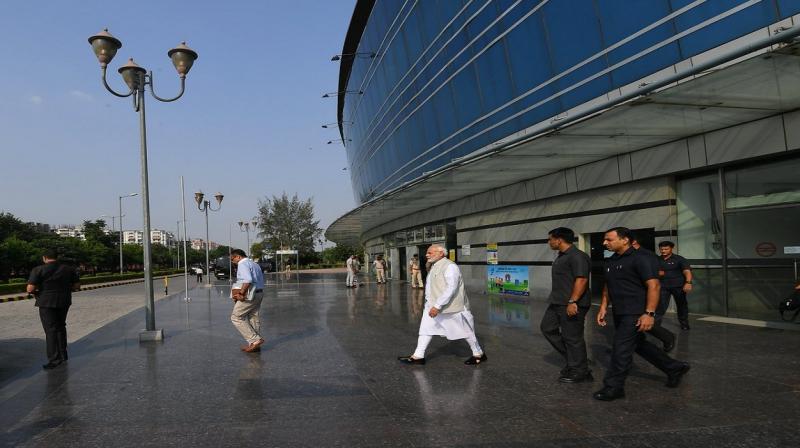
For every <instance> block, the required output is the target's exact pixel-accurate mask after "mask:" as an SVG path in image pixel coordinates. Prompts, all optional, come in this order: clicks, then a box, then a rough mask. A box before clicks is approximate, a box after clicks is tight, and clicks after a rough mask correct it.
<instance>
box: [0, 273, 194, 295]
mask: <svg viewBox="0 0 800 448" xmlns="http://www.w3.org/2000/svg"><path fill="white" fill-rule="evenodd" d="M182 273H183V269H167V270H163V271H154V272H153V278H154V279H155V278H157V277H163V276H164V275H173V274H182ZM139 278H144V273H142V272H129V273H125V274H100V275H94V276H86V277H81V285H93V284H96V283H108V282H117V281H121V280H133V279H139ZM26 286H27V284H26V283H25V281H24V280H23V282H22V283H9V284H5V285H4V284H0V295H4V294H14V293H24V292H25V288H26Z"/></svg>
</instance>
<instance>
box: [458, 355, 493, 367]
mask: <svg viewBox="0 0 800 448" xmlns="http://www.w3.org/2000/svg"><path fill="white" fill-rule="evenodd" d="M488 359H489V358H487V357H486V353H484V354H482V355H481V356H470V357H469V358H467V360H466V361H464V364H466V365H468V366H477V365H478V364H480V363H482V362H486V361H487V360H488Z"/></svg>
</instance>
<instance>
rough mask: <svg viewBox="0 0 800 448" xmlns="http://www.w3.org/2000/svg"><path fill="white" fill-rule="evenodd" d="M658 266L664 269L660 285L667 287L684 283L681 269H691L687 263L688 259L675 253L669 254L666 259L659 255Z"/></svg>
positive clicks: (684, 279) (675, 286)
mask: <svg viewBox="0 0 800 448" xmlns="http://www.w3.org/2000/svg"><path fill="white" fill-rule="evenodd" d="M659 268H660V269H661V270H662V271H664V276H663V277H661V286H664V287H667V288H679V287H681V286H683V284H684V283H686V277H684V275H683V271H685V270H688V269H692V267H691V266H690V265H689V260H687V259H685V258H683V257H681V256H680V255H676V254H672V255H670V256H669V258H667V259H666V260H665V259H664V258H661V257H659Z"/></svg>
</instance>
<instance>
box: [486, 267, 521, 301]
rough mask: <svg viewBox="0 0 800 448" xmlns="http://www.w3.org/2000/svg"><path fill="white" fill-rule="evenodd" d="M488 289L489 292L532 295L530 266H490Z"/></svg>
mask: <svg viewBox="0 0 800 448" xmlns="http://www.w3.org/2000/svg"><path fill="white" fill-rule="evenodd" d="M487 271H488V279H487V286H486V288H487V289H486V290H487V291H488V292H489V294H512V295H515V296H530V295H531V287H530V276H529V274H530V271H529V268H528V266H503V265H494V266H489V267H488V269H487Z"/></svg>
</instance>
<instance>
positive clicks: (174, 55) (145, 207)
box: [89, 29, 197, 341]
mask: <svg viewBox="0 0 800 448" xmlns="http://www.w3.org/2000/svg"><path fill="white" fill-rule="evenodd" d="M89 44H91V46H92V50H94V54H95V56H97V60H98V62H100V69H101V70H102V80H103V86H104V87H105V88H106V90H108V91H109V92H110V93H111V94H112V95H114V96H117V97H120V98H127V97H129V96H131V97H132V99H133V110H134V111H136V112H138V113H139V137H140V138H139V140H140V159H141V176H142V181H141V183H142V217H143V221H144V223H143V224H144V225H143V227H144V228H143V229H142V230H143V233H144V239H143V241H142V242H143V246H144V288H145V301H146V303H145V306H146V308H147V311H146V319H145V321H146V329H145V331H143V332H142V333H141V334H140V335H139V340H140V341H149V340H162V339H163V338H164V332H163V330H156V320H155V302H154V300H153V272H152V266H151V264H152V263H151V261H152V259H151V257H152V256H151V253H150V191H149V189H150V187H149V184H148V179H147V127H146V121H145V107H144V106H145V104H144V98H145V90H146V88H147V86H148V85H149V86H150V94H151V95H152V96H153V98H155V99H156V100H158V101H162V102H171V101H175V100H177V99H178V98H180V97H181V96H183V92H184V90H185V87H186V75H187V74H188V73H189V70H190V69H191V68H192V65H193V64H194V61H195V60H196V59H197V53H196V52H195V51H194V50H192V49H191V48H189V47H187V46H186V43H185V42H183V43H181V44H180V45H178V46H177V47H175V48H173V49H171V50H169V51H168V52H167V56H169V58H170V59H171V60H172V64H173V65H174V66H175V70H177V72H178V76H179V77H180V79H181V90H180V92H179V93H178V95H177V96H176V97H174V98H161V97H159V96H158V95H156V93H155V89H154V88H153V72H152V71H151V72H150V73H148V72H147V70H145V69H144V68H142V67H140V66H139V65H137V64H136V63H135V62H133V58H131V59H130V60H128V63H127V64H125V65H123V66H122V67H120V68H119V70H117V71H118V72H119V74H120V75H122V79H123V80H124V81H125V84H127V86H128V89H129V90H128V92H127V93H118V92H116V91H115V90H114V89H112V88H111V86H109V85H108V81H106V68H107V66H108V64H109V63H110V62H111V60H112V59H114V56H115V55H116V54H117V50H119V49H120V48H121V47H122V42H120V40H119V39H117V38H116V37H114V36H112V35H111V33H109V32H108V30H107V29H105V30H103V31H101V32H99V33H97V34H95V35H94V36H92V37H90V38H89Z"/></svg>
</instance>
